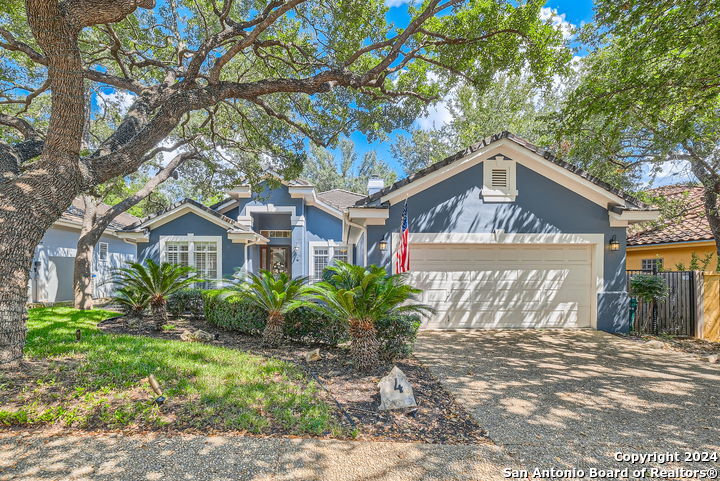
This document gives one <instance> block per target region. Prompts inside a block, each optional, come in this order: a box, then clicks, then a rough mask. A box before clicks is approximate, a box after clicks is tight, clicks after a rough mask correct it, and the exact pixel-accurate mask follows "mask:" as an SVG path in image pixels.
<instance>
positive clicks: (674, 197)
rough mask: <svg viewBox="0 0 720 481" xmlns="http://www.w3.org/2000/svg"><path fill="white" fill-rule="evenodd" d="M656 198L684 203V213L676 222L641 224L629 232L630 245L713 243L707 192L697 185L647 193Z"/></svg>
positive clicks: (665, 187) (668, 186)
mask: <svg viewBox="0 0 720 481" xmlns="http://www.w3.org/2000/svg"><path fill="white" fill-rule="evenodd" d="M648 193H649V194H650V195H652V196H653V197H662V198H664V199H667V200H669V201H671V202H672V201H679V202H681V203H682V206H683V212H682V215H681V216H680V217H679V218H677V219H670V220H667V221H665V222H664V223H662V224H660V225H657V224H648V223H643V224H638V225H636V226H633V227H631V228H630V231H629V232H628V238H627V245H629V246H637V245H647V244H664V243H668V242H691V241H702V240H713V239H714V237H713V234H712V231H711V230H710V224H709V223H708V220H707V217H706V216H705V206H704V203H703V193H704V189H703V187H701V186H697V185H683V184H679V185H667V186H664V187H658V188H656V189H651V190H649V191H648Z"/></svg>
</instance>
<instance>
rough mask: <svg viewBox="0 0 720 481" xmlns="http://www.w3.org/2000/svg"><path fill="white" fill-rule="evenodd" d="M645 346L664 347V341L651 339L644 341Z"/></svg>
mask: <svg viewBox="0 0 720 481" xmlns="http://www.w3.org/2000/svg"><path fill="white" fill-rule="evenodd" d="M645 347H650V348H653V349H665V343H664V342H662V341H658V340H652V341H648V342H646V343H645Z"/></svg>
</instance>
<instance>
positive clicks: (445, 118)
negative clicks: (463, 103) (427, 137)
mask: <svg viewBox="0 0 720 481" xmlns="http://www.w3.org/2000/svg"><path fill="white" fill-rule="evenodd" d="M449 101H450V95H448V96H447V97H445V98H443V99H442V100H440V101H439V102H438V103H436V104H435V105H433V106H431V107H429V108H428V114H427V115H426V116H425V117H420V118H418V119H417V124H418V126H419V127H420V128H421V129H423V130H430V129H434V128H440V127H442V126H444V125H445V124H447V123H449V122H450V121H451V120H452V118H453V117H452V114H451V113H450V108H449V107H448V102H449Z"/></svg>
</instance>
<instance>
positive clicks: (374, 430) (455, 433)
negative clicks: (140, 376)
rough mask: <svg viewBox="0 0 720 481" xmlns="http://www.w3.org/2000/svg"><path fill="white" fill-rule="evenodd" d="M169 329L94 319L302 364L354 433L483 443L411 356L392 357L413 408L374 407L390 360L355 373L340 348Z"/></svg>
mask: <svg viewBox="0 0 720 481" xmlns="http://www.w3.org/2000/svg"><path fill="white" fill-rule="evenodd" d="M171 324H172V325H173V326H175V327H174V329H171V330H167V331H161V332H158V331H155V330H154V329H153V326H152V324H151V323H150V322H147V321H146V322H142V323H138V322H128V321H127V319H126V318H124V317H121V318H114V319H108V320H106V321H104V322H102V323H101V324H100V326H99V327H100V329H102V330H103V331H104V332H109V333H114V334H132V335H142V336H152V337H157V338H162V339H173V340H179V339H180V335H181V334H182V333H183V332H184V331H185V330H197V329H202V330H203V331H206V332H209V333H211V334H214V335H215V336H216V340H215V341H213V342H212V343H213V344H215V345H219V346H224V347H229V348H233V349H240V350H243V351H248V352H251V353H254V354H259V355H263V356H269V357H274V358H277V359H282V360H284V361H289V362H292V363H294V364H296V365H298V366H300V367H302V368H303V369H304V370H305V371H306V372H307V373H308V374H309V375H310V376H311V377H313V378H315V380H316V381H318V382H319V383H320V385H321V386H322V387H323V388H324V389H325V391H324V395H325V396H326V400H327V401H328V402H329V403H331V404H336V405H337V406H339V409H338V410H339V411H340V413H339V416H340V421H341V422H342V423H343V424H345V425H349V426H350V427H356V428H357V430H358V432H359V435H358V438H359V439H365V440H377V441H388V440H392V441H405V442H413V441H421V442H426V443H438V444H476V443H489V442H490V440H489V439H488V438H487V436H486V434H487V433H486V432H485V431H484V430H483V429H482V427H480V425H479V424H478V423H477V422H476V421H475V419H474V418H473V417H472V416H470V414H468V413H467V412H466V411H465V410H464V409H462V408H461V407H460V406H459V404H458V403H457V402H456V401H455V399H454V398H453V396H452V395H451V394H450V393H449V392H448V391H447V390H446V389H445V388H444V387H443V386H442V385H441V384H440V382H439V381H438V380H437V379H436V378H435V377H434V376H433V375H432V374H431V373H430V371H429V370H428V369H427V368H425V367H424V366H423V365H422V363H420V361H418V360H417V359H415V358H412V357H411V358H409V359H403V360H400V361H398V362H396V363H395V365H397V366H398V367H399V368H400V369H401V370H402V371H403V372H404V373H405V375H406V376H407V378H408V381H409V382H410V384H411V385H412V388H413V392H414V395H415V400H416V402H417V404H418V407H417V409H416V410H403V411H401V410H395V411H379V410H378V409H377V408H378V406H379V405H380V394H379V392H378V387H377V384H378V382H379V381H380V378H382V377H383V376H384V375H386V374H387V373H388V372H389V371H390V369H392V366H393V365H385V366H382V367H380V368H378V369H377V370H375V371H374V372H369V373H358V372H356V371H355V370H354V369H353V368H352V364H351V361H350V358H349V352H348V349H346V348H335V347H328V346H307V345H303V344H299V343H293V342H286V343H285V344H284V345H283V346H281V347H279V348H266V347H263V346H261V345H260V339H259V338H258V337H253V336H248V335H244V334H240V333H236V332H231V331H225V330H221V329H218V328H216V327H214V326H212V325H210V324H208V323H207V322H205V321H204V320H200V319H191V318H182V319H173V320H172V321H171ZM315 347H320V352H321V356H322V358H321V359H320V360H319V361H314V362H310V363H308V362H306V361H305V353H307V352H308V351H310V350H312V349H314V348H315Z"/></svg>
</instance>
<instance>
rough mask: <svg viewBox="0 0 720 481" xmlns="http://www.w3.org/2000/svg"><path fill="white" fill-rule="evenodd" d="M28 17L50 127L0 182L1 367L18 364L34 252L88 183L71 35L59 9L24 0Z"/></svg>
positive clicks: (78, 68) (79, 79)
mask: <svg viewBox="0 0 720 481" xmlns="http://www.w3.org/2000/svg"><path fill="white" fill-rule="evenodd" d="M26 7H27V18H28V23H29V24H30V28H31V29H32V31H33V35H34V36H35V38H36V40H37V42H38V45H39V46H40V47H41V48H42V50H43V52H44V53H45V55H46V57H47V59H48V63H47V72H48V85H49V87H50V91H51V109H50V120H49V125H48V130H47V135H46V137H45V142H44V146H43V152H42V155H41V157H40V159H39V160H38V161H36V162H35V164H34V166H33V169H30V170H29V171H28V172H27V173H26V174H25V175H23V176H21V177H16V178H8V179H6V180H5V181H4V182H2V183H0V206H1V208H0V365H2V366H3V367H4V366H6V365H13V364H16V363H18V362H19V361H20V359H21V358H22V350H23V345H24V342H25V320H26V316H25V302H26V301H27V294H28V281H29V279H30V268H31V264H32V260H33V254H34V252H35V247H36V246H37V245H38V243H39V242H40V240H41V239H42V236H43V234H44V233H45V231H46V230H47V229H48V228H49V227H50V226H51V225H52V223H53V222H54V221H55V220H57V219H58V218H59V217H60V215H61V214H62V212H63V211H64V210H65V209H66V208H67V207H68V206H69V205H70V203H71V202H72V199H73V198H74V197H75V196H76V195H77V194H78V193H80V192H81V191H82V190H83V188H84V187H85V186H84V183H85V180H86V179H87V178H88V177H89V172H88V171H87V167H86V166H85V165H83V164H82V163H80V162H79V161H78V160H79V158H80V141H81V136H82V130H83V124H84V116H85V112H84V105H85V89H84V83H83V76H82V68H83V66H82V61H81V58H80V50H79V48H78V45H77V30H76V29H75V28H73V27H72V26H71V25H69V24H68V23H67V22H66V20H65V18H64V16H63V14H62V10H61V6H60V2H54V1H53V2H48V1H47V0H27V2H26Z"/></svg>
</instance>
